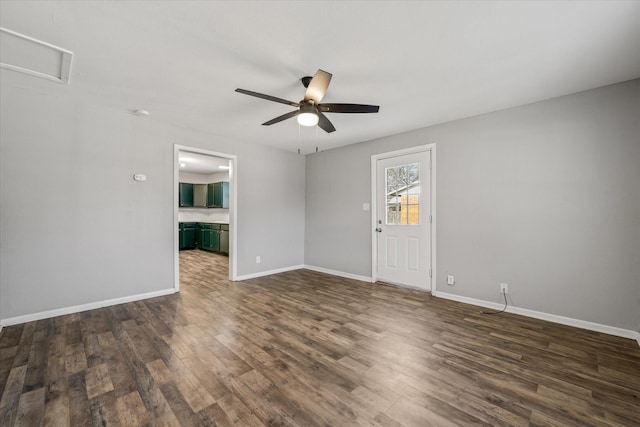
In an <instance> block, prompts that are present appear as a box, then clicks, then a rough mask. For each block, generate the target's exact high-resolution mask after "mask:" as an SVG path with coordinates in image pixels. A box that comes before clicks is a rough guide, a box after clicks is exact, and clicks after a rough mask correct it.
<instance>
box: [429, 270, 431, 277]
mask: <svg viewBox="0 0 640 427" xmlns="http://www.w3.org/2000/svg"><path fill="white" fill-rule="evenodd" d="M431 274H432V271H431V269H429V277H431Z"/></svg>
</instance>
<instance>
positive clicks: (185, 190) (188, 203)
mask: <svg viewBox="0 0 640 427" xmlns="http://www.w3.org/2000/svg"><path fill="white" fill-rule="evenodd" d="M178 206H179V207H181V208H191V207H193V184H190V183H188V182H180V183H179V184H178Z"/></svg>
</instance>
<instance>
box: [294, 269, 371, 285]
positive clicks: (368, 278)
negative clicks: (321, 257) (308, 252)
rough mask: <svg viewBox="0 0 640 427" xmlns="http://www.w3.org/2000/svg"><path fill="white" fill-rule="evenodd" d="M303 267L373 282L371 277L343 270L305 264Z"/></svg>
mask: <svg viewBox="0 0 640 427" xmlns="http://www.w3.org/2000/svg"><path fill="white" fill-rule="evenodd" d="M303 268H305V269H307V270H311V271H317V272H318V273H326V274H331V275H332V276H339V277H345V278H347V279H354V280H360V281H362V282H369V283H374V282H373V280H372V279H371V277H367V276H360V275H358V274H351V273H345V272H344V271H337V270H330V269H328V268H322V267H316V266H314V265H307V264H305V265H304V266H303Z"/></svg>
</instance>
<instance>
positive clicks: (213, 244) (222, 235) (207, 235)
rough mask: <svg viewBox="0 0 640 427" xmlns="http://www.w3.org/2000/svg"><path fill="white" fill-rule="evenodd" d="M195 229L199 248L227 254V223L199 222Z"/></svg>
mask: <svg viewBox="0 0 640 427" xmlns="http://www.w3.org/2000/svg"><path fill="white" fill-rule="evenodd" d="M196 229H197V234H198V236H199V237H198V242H197V246H198V248H199V249H202V250H205V251H210V252H220V253H225V254H227V255H228V254H229V224H217V223H207V222H199V223H198V224H197V227H196Z"/></svg>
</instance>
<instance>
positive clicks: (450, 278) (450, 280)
mask: <svg viewBox="0 0 640 427" xmlns="http://www.w3.org/2000/svg"><path fill="white" fill-rule="evenodd" d="M455 284H456V278H455V277H454V276H453V274H447V285H449V286H453V285H455Z"/></svg>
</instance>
